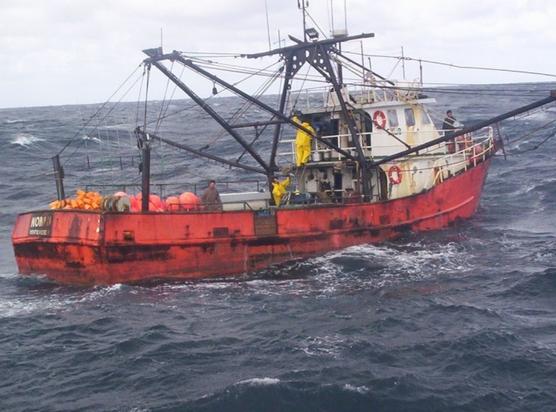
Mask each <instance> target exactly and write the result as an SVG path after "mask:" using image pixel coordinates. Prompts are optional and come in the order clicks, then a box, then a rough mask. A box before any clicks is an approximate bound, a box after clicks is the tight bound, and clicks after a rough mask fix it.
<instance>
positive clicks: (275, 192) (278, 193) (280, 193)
mask: <svg viewBox="0 0 556 412" xmlns="http://www.w3.org/2000/svg"><path fill="white" fill-rule="evenodd" d="M289 185H290V178H289V176H288V177H287V178H285V179H284V180H282V181H278V179H276V178H274V181H273V182H272V198H273V199H274V204H275V205H276V206H280V203H281V202H282V197H284V195H285V194H286V192H287V187H288V186H289Z"/></svg>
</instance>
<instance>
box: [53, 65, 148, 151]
mask: <svg viewBox="0 0 556 412" xmlns="http://www.w3.org/2000/svg"><path fill="white" fill-rule="evenodd" d="M140 67H141V64H140V65H139V66H137V67H136V68H135V70H133V72H131V74H130V75H129V76H127V77H126V79H125V80H124V81H123V82H122V83H121V84H120V85H119V86H118V88H117V89H116V91H115V92H114V93H112V95H111V96H110V97H109V98H108V100H106V101H105V102H104V103H103V104H102V106H100V107H99V108H98V109H97V111H96V112H95V113H94V114H93V115H92V116H91V117H90V118H89V120H87V122H86V123H85V124H84V125H83V126H82V127H81V128H80V129H79V130H78V131H77V132H76V133H75V134H74V135H73V137H72V138H71V139H70V140H69V141H68V142H67V143H66V144H65V145H64V146H63V147H62V149H61V150H60V151H59V152H58V156H59V155H61V154H62V152H63V151H64V150H66V148H67V147H68V146H69V145H70V144H71V143H72V142H73V141H74V140H75V138H76V137H77V136H78V135H79V133H81V131H82V130H83V129H84V128H86V127H87V126H88V125H89V123H90V122H91V121H92V120H93V119H94V118H95V117H96V115H97V114H98V113H99V112H100V111H101V110H102V109H103V108H104V106H106V105H107V104H108V103H109V102H110V100H111V99H112V97H114V96H115V95H116V94H117V93H118V92H119V91H120V89H121V88H122V87H123V86H124V85H125V84H126V83H127V81H128V80H129V79H130V78H131V77H132V76H133V75H134V74H135V73H136V72H137V70H139V68H140Z"/></svg>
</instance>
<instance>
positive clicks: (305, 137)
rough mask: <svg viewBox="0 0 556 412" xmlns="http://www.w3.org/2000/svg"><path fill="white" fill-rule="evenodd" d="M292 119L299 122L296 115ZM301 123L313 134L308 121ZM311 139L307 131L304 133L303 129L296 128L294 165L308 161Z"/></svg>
mask: <svg viewBox="0 0 556 412" xmlns="http://www.w3.org/2000/svg"><path fill="white" fill-rule="evenodd" d="M294 121H297V122H299V120H297V118H296V117H294ZM301 125H302V126H303V127H305V128H306V129H308V130H309V131H311V133H312V134H315V129H313V127H312V126H311V124H310V123H309V122H303V123H302V124H301ZM311 140H312V136H311V135H310V134H309V133H306V132H305V131H304V130H297V134H296V135H295V165H296V166H297V167H299V166H301V165H304V164H305V163H307V162H308V161H309V158H310V157H311Z"/></svg>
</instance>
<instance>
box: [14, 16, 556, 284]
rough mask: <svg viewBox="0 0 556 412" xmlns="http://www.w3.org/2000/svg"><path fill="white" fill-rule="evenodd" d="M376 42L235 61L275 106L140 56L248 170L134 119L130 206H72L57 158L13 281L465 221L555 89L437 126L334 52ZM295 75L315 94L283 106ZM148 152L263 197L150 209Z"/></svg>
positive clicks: (130, 277)
mask: <svg viewBox="0 0 556 412" xmlns="http://www.w3.org/2000/svg"><path fill="white" fill-rule="evenodd" d="M373 36H374V35H373V34H372V33H364V34H359V35H352V36H348V35H347V34H346V33H340V34H338V33H336V35H334V36H332V37H330V38H324V39H319V35H318V32H317V31H316V30H315V29H313V28H307V27H305V25H304V30H303V37H302V38H301V39H299V38H296V37H293V36H290V40H291V42H292V44H291V45H288V46H283V47H279V48H276V49H272V50H270V51H264V52H260V53H252V54H244V55H242V57H243V58H245V59H263V58H278V59H279V61H280V62H281V66H280V69H279V70H278V74H277V76H276V78H280V79H281V81H282V87H281V90H280V95H279V102H278V104H277V107H274V106H272V105H270V104H268V103H266V102H265V100H264V99H262V98H261V97H260V96H255V95H251V94H249V93H246V92H245V91H243V90H241V89H240V88H239V87H237V86H236V85H235V84H233V83H231V82H228V81H226V80H225V79H223V78H222V77H220V76H218V75H216V74H214V73H213V72H211V71H209V70H207V69H206V68H204V67H203V66H202V64H200V63H199V61H198V59H196V58H195V56H189V55H188V54H187V53H182V52H179V51H172V52H169V53H165V52H164V51H163V49H162V47H158V48H152V49H147V50H144V53H145V54H146V56H147V57H146V59H145V60H144V61H143V67H144V69H145V70H144V71H145V73H146V75H147V76H149V75H150V73H151V70H152V69H157V70H158V71H159V72H160V73H162V74H163V75H164V76H166V77H167V78H168V79H169V81H170V82H172V83H174V84H175V85H176V86H177V87H178V88H179V89H181V90H182V91H183V92H184V93H185V94H186V95H187V96H188V97H189V99H191V101H192V102H194V103H195V104H196V105H197V106H198V107H199V108H201V109H202V110H203V111H204V112H205V113H206V114H207V115H208V116H210V117H211V118H212V119H213V120H214V121H215V122H216V123H217V124H218V125H220V126H221V127H222V128H223V129H224V130H225V131H226V132H227V133H228V134H229V135H230V136H231V137H232V138H233V139H234V140H235V141H236V142H237V143H238V144H239V146H240V148H241V150H243V151H244V152H245V153H246V154H247V155H248V156H246V157H250V160H249V161H240V160H231V159H229V158H227V157H225V156H223V155H219V154H214V153H208V152H206V151H204V150H202V149H198V148H196V147H193V146H191V145H189V144H186V143H184V142H180V141H175V140H172V139H169V138H167V137H164V136H161V135H159V134H157V133H156V132H155V131H154V130H150V129H149V128H148V126H147V123H146V122H145V123H144V124H142V125H137V127H135V129H134V131H133V133H134V136H135V137H136V139H137V143H138V150H139V151H140V155H141V173H142V180H141V193H140V196H139V197H137V198H133V199H131V201H130V199H129V196H128V195H127V194H126V193H119V194H116V195H114V194H112V193H102V194H95V196H94V197H95V198H94V199H92V198H91V197H87V196H86V195H85V194H83V196H81V200H79V199H73V200H71V199H67V198H66V195H65V191H64V171H63V169H62V167H61V166H60V159H59V156H58V155H56V156H54V157H53V164H54V175H55V181H56V188H57V198H58V200H57V202H56V204H54V205H53V209H45V210H36V211H29V212H25V213H22V214H20V215H19V216H18V217H17V220H16V223H15V226H14V229H13V234H12V241H13V247H14V253H15V258H16V260H17V265H18V268H19V272H20V273H21V274H24V275H30V274H38V275H46V276H47V277H48V278H50V279H52V280H54V281H56V282H60V283H64V284H114V283H136V282H146V281H153V280H188V279H202V278H209V277H221V276H228V275H237V274H243V273H251V272H254V271H257V270H260V269H263V268H267V267H269V266H271V265H276V264H281V263H283V262H288V261H291V260H294V259H303V258H307V257H310V256H315V255H320V254H324V253H326V252H329V251H332V250H337V249H341V248H346V247H349V246H352V245H358V244H365V243H370V244H378V243H380V242H384V241H387V240H392V239H396V238H398V237H400V236H402V235H403V234H405V233H408V232H423V231H430V230H437V229H441V228H444V227H446V226H448V225H450V224H453V223H454V222H457V221H458V220H460V219H467V218H469V217H471V216H472V215H473V214H474V213H475V211H476V210H477V207H478V205H479V201H480V198H481V192H482V189H483V185H484V183H485V179H486V176H487V172H488V169H489V166H490V163H491V159H492V157H493V156H494V154H495V153H496V152H497V151H498V150H503V140H502V139H501V136H500V132H499V129H498V127H497V125H498V123H499V122H500V121H502V120H504V119H507V118H510V117H513V116H516V115H519V114H521V113H525V112H527V111H530V110H533V109H535V108H537V107H541V106H543V105H546V104H548V103H551V102H553V101H555V100H556V92H554V91H553V92H551V93H550V94H549V95H547V96H546V97H545V98H544V99H542V100H538V101H535V102H532V103H531V104H528V105H527V106H524V107H519V108H516V109H514V110H512V111H510V112H507V113H503V114H500V115H499V116H496V117H494V118H491V119H487V120H485V121H481V122H478V123H476V124H474V125H473V126H471V127H463V126H459V127H458V126H457V125H456V124H453V125H452V126H453V127H450V128H449V130H443V129H439V128H437V127H436V126H435V124H434V122H433V120H432V119H431V116H430V113H429V109H428V106H427V105H429V104H431V103H433V102H434V99H432V98H428V97H427V96H425V95H423V94H422V93H421V90H420V88H419V87H418V85H417V86H416V87H399V86H398V85H397V84H396V83H395V82H393V81H390V80H388V79H386V78H384V77H382V76H381V75H379V74H378V73H375V72H374V71H373V70H371V68H369V67H367V66H365V65H364V64H363V62H361V63H360V62H357V61H355V60H354V59H352V58H350V57H349V56H348V55H346V54H345V53H342V51H341V45H342V44H343V43H345V42H348V41H352V40H357V39H366V38H371V37H373ZM170 64H172V65H174V64H176V65H180V66H181V67H183V68H185V69H187V70H191V71H192V72H195V73H197V74H199V75H201V76H203V77H204V78H206V79H209V80H210V81H211V82H213V84H214V85H215V86H216V85H218V86H219V87H221V88H223V89H226V90H227V91H228V92H231V93H233V94H235V95H237V96H239V97H240V98H242V99H244V100H245V101H247V102H249V104H250V105H252V106H254V107H256V108H257V109H258V110H259V111H262V112H264V113H265V114H266V115H267V120H264V121H260V120H257V121H244V122H242V123H238V122H235V123H231V122H229V121H228V120H226V119H225V118H224V117H223V116H222V115H221V114H219V112H218V111H217V110H216V109H215V108H214V107H213V106H211V105H210V104H207V103H206V101H205V100H204V99H202V98H201V97H200V96H199V95H198V94H197V93H196V92H195V91H194V90H193V88H192V86H191V85H188V84H186V82H184V81H182V80H181V78H180V77H178V76H177V75H176V74H174V73H173V71H172V70H171V69H170V68H169V66H170ZM302 67H310V68H312V70H314V72H315V73H316V74H317V75H319V76H320V77H321V79H322V80H323V81H324V82H325V83H326V86H325V88H324V89H323V90H322V91H321V93H320V94H319V95H316V94H315V93H314V92H313V93H312V94H311V99H308V104H307V105H306V106H304V107H303V110H299V109H297V108H296V107H293V106H292V102H291V99H290V97H291V85H292V82H293V81H294V79H295V78H296V76H297V75H298V73H299V71H300V69H301V68H302ZM347 70H350V71H351V72H352V73H357V74H360V83H359V84H358V85H357V86H354V85H353V84H348V82H346V81H345V80H344V73H345V72H346V71H347ZM147 84H148V83H147ZM317 97H320V98H318V99H317ZM309 100H310V104H309ZM145 101H146V99H145ZM248 128H251V129H253V128H255V130H257V129H258V128H272V138H271V145H270V147H271V149H270V151H268V152H265V153H260V152H258V151H257V150H256V149H255V146H254V145H253V142H250V141H248V140H247V139H246V138H245V136H243V135H242V130H245V129H248ZM259 136H260V134H257V137H259ZM154 142H157V143H161V144H167V145H170V146H171V147H173V148H175V149H176V150H183V151H185V152H187V153H190V154H192V155H194V156H200V157H205V158H207V159H210V160H211V161H217V162H220V163H222V164H224V165H226V166H228V167H233V168H238V169H242V170H245V171H246V172H249V173H257V174H260V175H262V176H264V179H265V181H266V182H267V184H266V189H264V190H251V191H243V192H239V193H238V192H236V193H229V194H227V193H222V195H221V199H220V201H218V204H217V205H216V207H212V206H214V205H207V204H205V205H203V204H198V200H195V202H188V201H185V202H181V203H180V201H179V199H178V201H177V202H173V203H172V205H173V206H175V207H171V206H172V205H171V204H170V201H169V200H167V202H166V203H165V202H161V201H159V200H158V201H157V202H158V203H157V205H155V206H153V190H154V188H153V185H152V184H151V181H150V168H151V156H150V152H151V147H152V145H153V144H154ZM207 178H208V177H207ZM159 195H160V193H159ZM155 199H156V197H155ZM192 199H196V198H195V197H192ZM174 200H176V198H174ZM133 202H135V207H133ZM190 203H191V204H190ZM83 206H84V207H83Z"/></svg>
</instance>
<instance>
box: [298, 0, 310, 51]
mask: <svg viewBox="0 0 556 412" xmlns="http://www.w3.org/2000/svg"><path fill="white" fill-rule="evenodd" d="M307 7H309V0H301V3H300V0H297V8H298V9H301V10H302V12H303V40H304V41H305V42H306V41H307V33H306V31H307V23H306V21H305V20H306V18H307V15H306V12H305V9H306V8H307Z"/></svg>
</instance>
